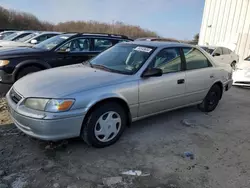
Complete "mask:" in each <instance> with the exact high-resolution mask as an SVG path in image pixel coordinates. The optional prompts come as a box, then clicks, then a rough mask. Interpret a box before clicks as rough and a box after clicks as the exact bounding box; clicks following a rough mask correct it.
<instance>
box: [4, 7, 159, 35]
mask: <svg viewBox="0 0 250 188" xmlns="http://www.w3.org/2000/svg"><path fill="white" fill-rule="evenodd" d="M0 28H1V29H14V30H39V31H61V32H90V33H113V34H120V35H127V36H129V37H132V38H138V37H158V35H157V33H156V32H154V31H150V30H146V29H143V28H141V27H140V26H134V25H127V24H124V23H122V22H115V23H113V24H109V23H101V22H97V21H69V22H62V23H58V24H52V23H49V22H45V21H41V20H39V19H38V18H37V17H36V16H34V15H32V14H29V13H26V12H19V11H14V10H8V9H5V8H3V7H1V6H0Z"/></svg>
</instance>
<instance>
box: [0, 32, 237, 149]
mask: <svg viewBox="0 0 250 188" xmlns="http://www.w3.org/2000/svg"><path fill="white" fill-rule="evenodd" d="M9 36H10V35H9ZM73 64H75V65H73ZM65 65H67V66H65ZM59 66H63V67H59ZM52 67H58V68H53V69H50V68H52ZM44 69H49V70H44ZM40 70H43V71H40ZM37 71H39V72H37ZM34 72H36V73H34ZM30 73H33V74H30ZM27 74H29V75H27ZM25 75H26V76H25ZM0 78H1V80H0V81H1V82H5V83H14V82H15V83H14V84H13V86H12V87H11V89H10V91H9V92H8V93H7V95H6V99H7V103H8V109H9V112H10V115H11V118H12V120H13V122H14V123H15V124H16V126H17V127H18V128H19V129H20V130H21V131H23V132H24V133H26V134H28V135H30V136H32V137H35V138H39V139H42V140H52V141H54V140H60V139H67V138H71V137H81V138H82V139H83V140H84V141H85V142H86V143H88V144H89V145H91V146H94V147H106V146H109V145H111V144H114V143H115V142H116V141H117V140H118V139H119V138H120V136H121V135H122V133H123V131H124V130H125V128H126V127H127V126H128V125H130V124H131V122H133V121H136V120H139V119H142V118H146V117H149V116H152V115H155V114H159V113H162V112H166V111H170V110H173V109H177V108H182V107H186V106H191V105H198V108H199V109H200V110H201V111H205V112H211V111H213V110H214V109H215V108H216V106H217V105H218V103H219V101H220V99H221V98H222V96H223V93H224V92H225V91H227V90H229V89H230V87H231V85H232V82H233V81H232V68H231V67H230V66H229V65H227V64H223V63H217V62H216V61H215V60H214V58H213V57H212V56H211V55H209V54H208V53H206V51H204V50H203V49H201V48H199V47H197V46H192V45H188V44H182V43H173V42H163V41H161V42H159V41H150V40H136V41H132V40H131V39H129V38H128V37H126V36H121V35H111V34H86V33H85V34H79V33H64V34H60V35H57V36H54V37H52V38H50V39H47V40H45V41H43V42H41V43H39V44H37V45H35V46H33V47H17V48H10V49H2V50H0ZM20 78H21V79H20Z"/></svg>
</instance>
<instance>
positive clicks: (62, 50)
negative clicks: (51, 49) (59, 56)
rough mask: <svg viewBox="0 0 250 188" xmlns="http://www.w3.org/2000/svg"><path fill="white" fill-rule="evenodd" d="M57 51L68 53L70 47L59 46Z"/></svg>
mask: <svg viewBox="0 0 250 188" xmlns="http://www.w3.org/2000/svg"><path fill="white" fill-rule="evenodd" d="M57 52H58V53H69V52H70V48H61V49H59V50H58V51H57Z"/></svg>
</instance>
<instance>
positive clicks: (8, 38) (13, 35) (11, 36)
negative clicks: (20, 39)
mask: <svg viewBox="0 0 250 188" xmlns="http://www.w3.org/2000/svg"><path fill="white" fill-rule="evenodd" d="M17 35H19V33H18V32H16V33H13V34H11V35H8V36H6V37H4V38H3V40H12V39H13V38H15V37H16V36H17Z"/></svg>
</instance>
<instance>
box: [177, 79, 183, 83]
mask: <svg viewBox="0 0 250 188" xmlns="http://www.w3.org/2000/svg"><path fill="white" fill-rule="evenodd" d="M184 83H185V80H184V79H180V80H177V84H184Z"/></svg>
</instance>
